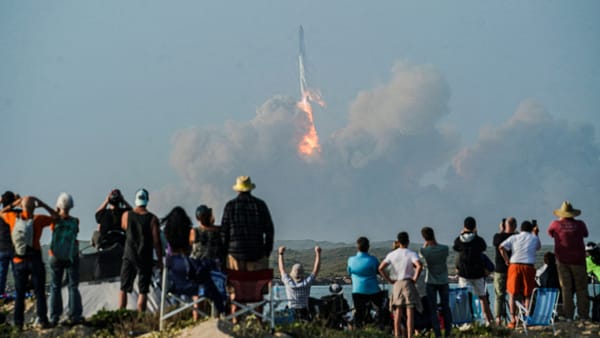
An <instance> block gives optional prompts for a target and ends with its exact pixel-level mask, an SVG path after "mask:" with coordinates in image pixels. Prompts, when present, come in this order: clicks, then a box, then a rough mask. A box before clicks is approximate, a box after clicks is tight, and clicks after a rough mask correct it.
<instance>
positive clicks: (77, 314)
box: [48, 193, 84, 326]
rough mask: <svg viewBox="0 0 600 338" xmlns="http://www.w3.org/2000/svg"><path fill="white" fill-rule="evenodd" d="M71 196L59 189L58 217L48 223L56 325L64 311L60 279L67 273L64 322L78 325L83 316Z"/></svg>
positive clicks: (52, 314)
mask: <svg viewBox="0 0 600 338" xmlns="http://www.w3.org/2000/svg"><path fill="white" fill-rule="evenodd" d="M71 208H73V197H71V195H69V194H67V193H61V194H60V195H59V196H58V200H57V201H56V210H57V212H58V219H56V220H55V221H54V222H53V223H52V224H51V225H50V229H51V230H52V241H51V243H50V250H49V252H48V263H49V265H50V324H51V325H52V326H56V325H57V324H58V321H59V319H60V316H61V315H62V312H63V302H62V292H61V290H62V281H63V273H64V272H65V271H66V273H67V282H68V288H69V312H68V317H69V318H68V319H67V320H66V321H65V322H64V324H66V325H77V324H80V323H82V322H83V321H84V319H83V317H82V315H81V314H82V312H83V307H82V305H81V294H80V293H79V245H78V242H77V234H78V233H79V219H78V218H75V217H72V216H71V215H70V214H69V211H70V210H71Z"/></svg>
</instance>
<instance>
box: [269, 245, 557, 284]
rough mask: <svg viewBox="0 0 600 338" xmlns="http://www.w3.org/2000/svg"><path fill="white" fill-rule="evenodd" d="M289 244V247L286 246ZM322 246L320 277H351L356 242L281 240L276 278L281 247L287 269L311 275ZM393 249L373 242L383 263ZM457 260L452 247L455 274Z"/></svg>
mask: <svg viewBox="0 0 600 338" xmlns="http://www.w3.org/2000/svg"><path fill="white" fill-rule="evenodd" d="M283 243H285V244H283ZM316 244H318V245H319V246H320V247H321V248H322V253H321V272H320V273H319V277H320V278H325V279H329V278H336V277H345V276H348V274H347V272H346V263H347V260H348V257H350V256H353V255H355V254H356V247H355V245H354V243H331V242H319V241H312V240H300V241H294V240H287V241H277V242H276V244H275V245H276V246H275V249H274V250H273V253H272V254H271V259H270V264H271V266H272V267H273V269H274V270H275V275H279V273H278V272H279V271H278V267H277V247H278V245H285V246H286V248H287V250H286V255H285V263H286V268H287V269H290V268H291V266H292V264H295V263H302V264H303V265H304V269H305V270H306V271H307V272H308V271H310V270H311V269H312V267H313V264H314V259H315V253H314V250H313V248H314V246H315V245H316ZM422 246H423V244H422V243H411V244H410V246H409V247H410V248H411V249H412V250H415V251H417V250H418V249H419V248H420V247H422ZM391 250H392V241H383V242H374V243H371V250H370V251H369V253H370V254H371V255H373V256H375V257H377V258H378V259H379V260H380V261H381V260H382V259H383V258H385V256H386V255H387V254H388V253H389V252H390V251H391ZM547 251H551V252H553V251H554V246H552V245H542V248H541V249H540V250H539V251H538V253H537V255H536V264H535V266H536V268H538V267H540V266H542V265H543V264H544V253H546V252H547ZM486 254H487V255H488V257H490V259H491V260H492V262H493V261H494V258H495V255H496V254H495V252H494V248H493V247H491V246H489V245H488V249H487V251H486ZM455 259H456V255H455V253H454V251H453V250H452V248H450V255H449V257H448V260H447V261H446V264H447V265H448V272H449V273H450V274H451V275H453V274H455V273H456V272H455V263H454V262H455Z"/></svg>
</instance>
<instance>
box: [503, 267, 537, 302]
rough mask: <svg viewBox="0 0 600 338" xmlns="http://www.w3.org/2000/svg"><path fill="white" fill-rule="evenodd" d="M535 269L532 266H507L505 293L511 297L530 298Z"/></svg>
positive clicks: (533, 285)
mask: <svg viewBox="0 0 600 338" xmlns="http://www.w3.org/2000/svg"><path fill="white" fill-rule="evenodd" d="M536 287H537V286H536V283H535V268H534V267H533V265H532V264H516V263H511V264H510V265H509V266H508V278H507V279H506V291H507V292H508V293H510V294H511V295H523V297H530V296H531V295H532V294H533V289H535V288H536Z"/></svg>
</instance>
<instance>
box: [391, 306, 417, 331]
mask: <svg viewBox="0 0 600 338" xmlns="http://www.w3.org/2000/svg"><path fill="white" fill-rule="evenodd" d="M402 310H403V309H402V308H400V307H396V308H395V309H394V337H400V336H401V335H402V336H404V334H405V333H406V336H407V337H408V338H412V336H413V334H414V331H415V318H414V316H415V308H414V307H407V308H406V332H404V330H403V328H402V317H403V316H402Z"/></svg>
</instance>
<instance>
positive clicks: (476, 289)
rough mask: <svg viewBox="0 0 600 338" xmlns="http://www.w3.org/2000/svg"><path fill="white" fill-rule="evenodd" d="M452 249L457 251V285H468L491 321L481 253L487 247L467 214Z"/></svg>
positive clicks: (488, 321) (489, 321)
mask: <svg viewBox="0 0 600 338" xmlns="http://www.w3.org/2000/svg"><path fill="white" fill-rule="evenodd" d="M452 248H453V249H454V251H456V252H457V253H458V266H457V267H458V286H459V287H461V288H463V287H467V286H470V287H471V288H472V289H473V293H474V294H475V295H477V296H478V297H479V300H480V301H481V305H482V307H483V312H484V315H485V319H486V321H487V323H493V316H492V311H491V310H490V303H489V301H488V297H487V290H486V285H485V263H484V262H483V255H482V254H483V253H484V252H485V249H486V248H487V244H486V243H485V240H484V239H483V238H481V237H479V236H478V235H477V222H476V221H475V218H473V217H471V216H469V217H467V218H465V221H464V224H463V229H462V231H461V233H460V236H458V237H456V239H455V240H454V246H453V247H452Z"/></svg>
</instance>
